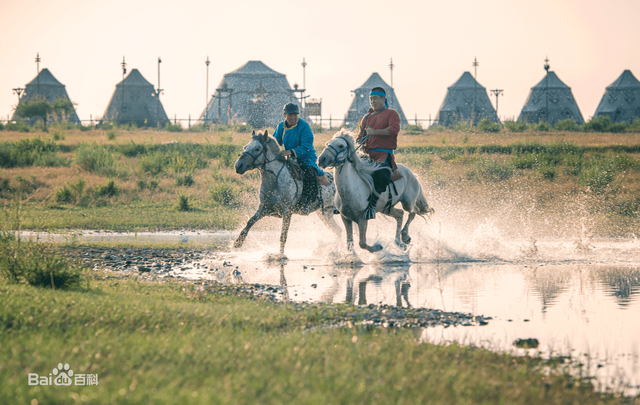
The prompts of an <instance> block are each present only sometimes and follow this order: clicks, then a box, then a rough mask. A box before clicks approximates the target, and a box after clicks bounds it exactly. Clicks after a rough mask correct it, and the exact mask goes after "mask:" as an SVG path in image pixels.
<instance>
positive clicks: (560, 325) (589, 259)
mask: <svg viewBox="0 0 640 405" xmlns="http://www.w3.org/2000/svg"><path fill="white" fill-rule="evenodd" d="M273 223H274V224H278V225H279V223H278V222H273ZM294 225H295V223H294ZM297 225H298V226H293V227H292V230H291V233H290V235H289V242H288V243H287V248H286V252H285V253H286V256H287V259H286V260H281V258H280V257H279V256H278V255H277V252H278V238H279V232H277V231H252V232H251V233H250V234H249V238H248V239H247V242H246V244H245V247H244V248H243V249H242V250H233V249H229V250H228V251H224V252H219V251H218V252H212V253H211V254H210V255H209V256H208V257H207V258H206V259H204V260H202V261H201V262H194V263H190V264H189V265H188V266H186V265H183V266H181V267H180V268H174V269H173V270H165V272H164V274H161V276H162V275H164V276H169V275H171V276H173V277H185V278H191V279H213V280H218V281H221V282H233V283H238V282H240V283H257V284H264V285H277V286H283V287H284V290H285V294H286V296H287V297H288V299H290V300H294V301H309V302H335V303H341V302H348V303H352V304H354V305H368V304H387V305H396V306H402V307H408V306H410V307H425V308H434V309H441V310H444V311H456V312H465V313H471V314H473V315H481V316H488V317H492V318H493V319H492V320H490V321H489V323H488V325H485V326H467V327H464V326H458V327H448V328H445V327H443V326H440V327H435V328H426V329H422V330H417V331H416V333H417V336H418V338H419V339H420V340H421V341H424V342H431V343H436V344H446V343H447V342H451V341H456V342H459V343H462V344H473V345H476V346H482V347H486V348H489V349H491V350H496V351H508V352H513V353H516V354H524V353H525V352H528V353H529V354H540V355H542V356H549V355H562V356H570V357H571V358H572V359H573V360H575V362H581V363H583V364H584V367H583V372H584V373H585V374H587V375H590V376H594V377H595V380H594V382H595V383H596V385H597V386H598V388H599V389H600V390H607V389H616V390H620V389H623V388H624V389H625V392H626V393H627V394H629V395H633V394H637V393H638V392H640V389H639V385H640V321H639V320H640V243H639V241H638V240H637V239H636V238H628V239H598V240H591V239H589V238H586V237H582V236H581V235H576V236H575V237H573V238H568V239H544V238H540V239H538V240H535V239H532V238H522V239H513V238H510V239H507V238H504V237H501V236H500V232H499V230H497V229H495V228H494V227H492V225H491V224H490V223H489V222H487V223H485V224H483V225H481V226H480V227H478V228H477V229H476V230H475V231H474V232H472V233H468V234H466V235H462V236H461V235H459V234H456V233H453V232H447V230H442V231H441V230H439V229H438V230H434V229H433V227H432V229H429V228H427V227H425V226H416V227H415V231H414V232H413V234H412V236H413V237H414V241H413V243H412V244H411V246H410V247H409V249H408V250H407V251H402V250H400V249H398V248H397V247H395V246H394V244H393V240H392V239H390V238H389V237H387V238H386V239H385V237H384V236H385V235H388V234H389V232H388V227H389V226H390V225H389V223H386V224H385V223H383V225H382V226H377V227H375V226H374V227H372V229H371V230H370V239H371V240H373V241H379V242H381V243H382V244H383V245H384V246H385V249H384V250H383V253H378V254H369V253H368V252H365V251H362V250H360V249H357V250H356V255H353V254H350V253H349V252H346V251H345V250H344V246H343V245H344V242H343V240H337V239H336V238H335V237H334V236H333V235H331V234H329V233H327V232H326V231H325V230H324V228H323V227H322V225H321V224H320V223H319V221H318V220H313V219H312V218H305V219H304V220H303V221H302V222H300V221H299V220H298V224H297ZM300 225H302V226H300ZM385 227H387V228H386V229H385ZM309 229H313V230H314V231H313V232H312V233H310V232H309ZM236 234H237V233H229V232H220V233H219V232H210V233H206V232H170V233H148V234H145V233H138V234H137V235H134V234H118V233H104V232H97V233H86V232H85V233H77V234H75V235H72V236H71V237H73V238H76V239H75V240H78V241H111V242H117V241H122V242H132V241H136V240H137V241H140V242H143V241H151V242H166V243H171V242H198V243H210V242H211V243H212V242H216V243H219V242H220V241H224V240H229V241H231V239H232V238H233V237H234V236H235V235H236ZM434 235H437V236H434ZM25 236H27V235H25ZM31 236H32V237H33V235H31ZM69 237H70V236H69V235H57V236H56V235H49V236H43V235H40V236H39V238H40V239H41V240H43V239H44V240H46V239H47V238H49V240H59V241H65V238H67V239H66V240H69V239H68V238H69ZM356 237H357V235H356ZM56 238H57V239H56ZM527 338H535V339H537V340H538V341H539V346H538V348H537V349H528V350H525V349H517V348H516V347H515V346H514V345H513V342H514V341H515V340H516V339H527ZM625 386H626V387H625Z"/></svg>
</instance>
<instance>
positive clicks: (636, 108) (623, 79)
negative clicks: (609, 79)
mask: <svg viewBox="0 0 640 405" xmlns="http://www.w3.org/2000/svg"><path fill="white" fill-rule="evenodd" d="M601 115H608V116H609V118H611V121H612V122H621V121H626V122H632V121H633V119H634V118H636V117H638V118H640V82H638V79H636V78H635V76H634V75H633V73H631V71H630V70H625V71H624V72H622V74H621V75H620V77H618V79H617V80H616V81H615V82H613V83H611V84H610V85H609V86H607V91H605V93H604V96H602V100H600V104H598V108H596V113H595V115H594V116H595V117H599V116H601Z"/></svg>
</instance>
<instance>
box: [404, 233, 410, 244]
mask: <svg viewBox="0 0 640 405" xmlns="http://www.w3.org/2000/svg"><path fill="white" fill-rule="evenodd" d="M402 241H403V242H404V243H411V236H409V235H402Z"/></svg>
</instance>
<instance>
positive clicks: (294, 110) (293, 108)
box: [283, 103, 300, 114]
mask: <svg viewBox="0 0 640 405" xmlns="http://www.w3.org/2000/svg"><path fill="white" fill-rule="evenodd" d="M283 111H284V113H285V114H300V110H299V109H298V105H297V104H293V103H287V104H285V105H284V108H283Z"/></svg>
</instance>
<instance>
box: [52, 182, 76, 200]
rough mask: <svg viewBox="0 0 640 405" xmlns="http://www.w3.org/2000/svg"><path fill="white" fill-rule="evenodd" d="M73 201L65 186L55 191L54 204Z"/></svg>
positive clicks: (69, 191)
mask: <svg viewBox="0 0 640 405" xmlns="http://www.w3.org/2000/svg"><path fill="white" fill-rule="evenodd" d="M72 200H73V193H72V192H71V190H70V189H69V187H67V186H66V185H64V186H62V188H58V189H57V190H56V202H57V203H58V204H67V203H70V202H71V201H72Z"/></svg>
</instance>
